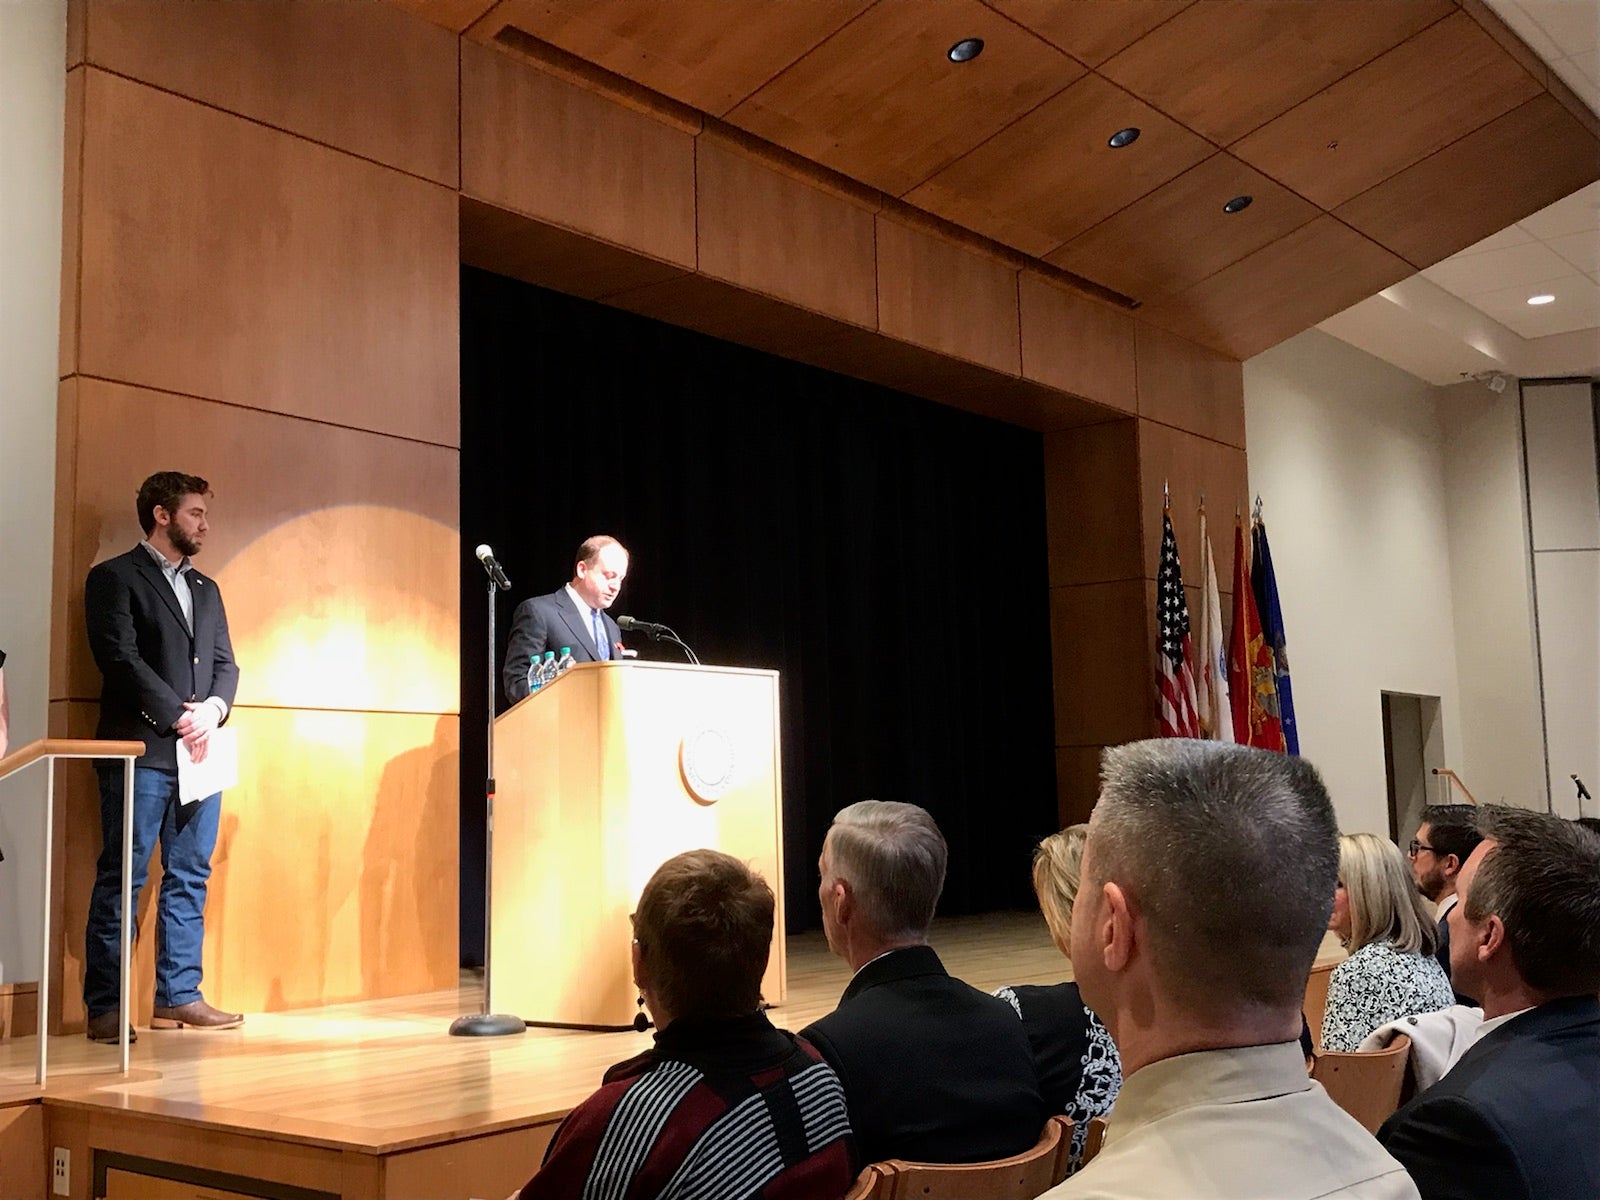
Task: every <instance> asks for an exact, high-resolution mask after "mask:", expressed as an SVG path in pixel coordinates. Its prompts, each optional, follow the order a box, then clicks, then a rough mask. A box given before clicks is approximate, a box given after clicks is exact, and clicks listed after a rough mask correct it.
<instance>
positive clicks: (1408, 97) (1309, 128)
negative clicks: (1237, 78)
mask: <svg viewBox="0 0 1600 1200" xmlns="http://www.w3.org/2000/svg"><path fill="white" fill-rule="evenodd" d="M1541 90H1542V89H1541V88H1540V85H1539V83H1538V81H1537V80H1535V79H1534V78H1533V77H1532V76H1531V75H1529V74H1528V73H1527V72H1526V71H1524V70H1523V69H1522V67H1521V66H1520V65H1519V64H1518V63H1517V61H1516V60H1515V59H1513V58H1512V57H1511V56H1510V55H1508V54H1506V52H1505V51H1504V50H1502V49H1501V48H1500V47H1499V46H1498V45H1497V44H1496V43H1495V41H1494V39H1493V38H1491V37H1490V36H1489V35H1488V34H1487V33H1485V32H1484V31H1483V30H1482V29H1481V28H1479V26H1478V24H1477V22H1475V21H1474V20H1473V19H1472V18H1471V17H1469V16H1468V15H1467V14H1466V13H1459V12H1458V13H1456V14H1455V15H1454V16H1451V17H1448V18H1446V19H1445V20H1443V21H1440V22H1438V23H1437V24H1434V25H1431V26H1429V27H1428V28H1427V29H1425V30H1423V31H1422V32H1421V33H1419V34H1417V35H1416V36H1415V37H1413V38H1411V39H1410V40H1408V41H1406V42H1405V43H1403V44H1402V45H1400V46H1397V47H1395V48H1394V49H1393V50H1391V51H1389V52H1388V53H1387V54H1385V55H1383V56H1382V57H1381V58H1378V59H1376V60H1375V61H1373V62H1371V63H1369V64H1368V65H1367V66H1365V67H1363V68H1361V69H1360V70H1359V71H1356V72H1354V73H1352V74H1350V75H1347V76H1345V77H1344V78H1343V79H1342V80H1340V81H1339V82H1338V83H1336V84H1334V85H1333V86H1332V87H1330V88H1328V89H1326V90H1325V91H1322V92H1319V93H1318V94H1317V95H1315V96H1313V97H1311V99H1309V100H1307V101H1305V102H1304V103H1303V104H1300V105H1298V106H1296V107H1295V108H1293V109H1291V110H1290V111H1289V112H1287V113H1285V114H1284V115H1283V116H1281V117H1279V118H1278V119H1277V120H1275V121H1272V122H1271V123H1270V124H1268V125H1266V126H1264V127H1263V128H1261V129H1259V130H1257V131H1256V132H1255V133H1253V134H1251V135H1250V136H1249V137H1246V138H1245V139H1243V140H1242V141H1240V142H1238V143H1237V144H1236V145H1235V146H1234V147H1233V150H1234V153H1235V154H1237V155H1238V156H1239V157H1240V158H1242V159H1244V161H1246V162H1248V163H1250V164H1251V165H1252V166H1254V167H1256V168H1257V169H1259V170H1261V171H1264V172H1265V173H1266V174H1268V175H1270V176H1272V177H1273V178H1274V179H1276V180H1278V181H1279V182H1280V183H1284V184H1287V185H1288V186H1289V187H1291V188H1293V189H1294V190H1295V191H1297V192H1299V193H1300V194H1301V195H1302V196H1305V197H1306V198H1307V199H1309V200H1313V201H1315V202H1316V203H1317V204H1319V205H1321V206H1322V207H1323V208H1327V209H1331V208H1334V207H1336V206H1338V205H1340V204H1343V203H1344V202H1345V201H1346V200H1349V199H1350V198H1351V197H1352V196H1356V195H1359V194H1360V193H1361V192H1364V191H1366V190H1367V189H1368V188H1370V187H1372V186H1373V185H1375V184H1377V183H1381V182H1382V181H1383V180H1385V179H1387V178H1389V177H1390V176H1391V175H1395V174H1398V173H1399V172H1400V171H1403V170H1405V169H1406V168H1407V167H1409V166H1411V164H1412V163H1415V162H1417V161H1419V160H1420V159H1423V158H1426V157H1427V156H1428V155H1429V154H1432V153H1433V152H1434V151H1436V150H1439V149H1441V148H1442V147H1444V146H1447V145H1449V144H1450V143H1451V142H1453V141H1455V140H1456V139H1457V138H1460V137H1464V136H1465V135H1467V134H1468V133H1471V132H1472V131H1473V130H1474V129H1477V128H1479V127H1480V126H1482V125H1486V124H1487V123H1488V122H1490V121H1492V120H1494V119H1495V118H1496V117H1499V116H1502V115H1503V114H1505V113H1507V112H1510V111H1511V110H1512V109H1513V108H1515V107H1516V106H1517V105H1519V104H1522V103H1525V102H1526V101H1528V100H1531V99H1532V98H1533V97H1534V96H1535V95H1537V94H1538V93H1539V92H1540V91H1541Z"/></svg>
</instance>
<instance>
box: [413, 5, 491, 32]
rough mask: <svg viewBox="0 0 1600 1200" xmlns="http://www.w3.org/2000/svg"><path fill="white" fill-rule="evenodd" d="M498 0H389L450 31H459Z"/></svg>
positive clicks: (463, 29)
mask: <svg viewBox="0 0 1600 1200" xmlns="http://www.w3.org/2000/svg"><path fill="white" fill-rule="evenodd" d="M497 2H498V0H389V3H391V4H393V5H394V6H395V7H396V8H401V9H404V10H405V11H406V12H409V13H415V14H416V15H417V16H419V17H421V18H422V19H423V20H424V21H431V22H433V24H435V25H437V26H439V28H441V29H448V30H449V31H450V32H451V33H461V32H463V31H465V30H466V28H467V27H468V26H469V25H471V24H472V23H473V22H474V21H476V20H477V19H478V18H479V17H481V16H483V15H484V14H485V13H487V12H488V11H489V10H490V9H491V8H493V7H494V6H495V4H496V3H497Z"/></svg>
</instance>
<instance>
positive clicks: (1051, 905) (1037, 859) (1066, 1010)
mask: <svg viewBox="0 0 1600 1200" xmlns="http://www.w3.org/2000/svg"><path fill="white" fill-rule="evenodd" d="M1088 830H1089V827H1088V826H1087V825H1071V826H1068V827H1067V828H1066V829H1063V830H1062V831H1061V832H1060V833H1053V834H1051V835H1050V836H1049V837H1047V838H1045V839H1044V841H1042V842H1040V843H1039V849H1038V850H1037V851H1035V853H1034V856H1033V891H1034V894H1035V895H1036V896H1038V897H1039V910H1040V911H1041V912H1042V913H1044V921H1045V924H1046V925H1047V926H1049V928H1050V938H1051V940H1052V941H1054V942H1055V944H1056V949H1058V950H1060V951H1061V953H1062V954H1064V955H1066V956H1067V958H1068V959H1069V960H1070V959H1071V957H1072V950H1071V937H1072V902H1073V901H1074V900H1075V899H1077V896H1078V878H1079V872H1080V870H1081V868H1082V862H1083V839H1084V835H1085V834H1086V833H1087V832H1088ZM995 995H996V996H999V997H1000V999H1002V1000H1004V1001H1006V1003H1008V1004H1010V1005H1011V1007H1012V1008H1014V1009H1016V1010H1017V1016H1019V1017H1021V1018H1022V1027H1023V1029H1025V1030H1027V1032H1028V1043H1029V1045H1031V1046H1032V1047H1033V1064H1034V1066H1035V1067H1037V1068H1038V1070H1039V1087H1040V1090H1041V1091H1043V1093H1044V1102H1045V1104H1046V1105H1048V1106H1049V1108H1050V1111H1051V1112H1058V1113H1065V1114H1066V1115H1067V1116H1069V1117H1071V1118H1072V1169H1073V1170H1077V1168H1078V1164H1079V1162H1080V1161H1081V1160H1082V1158H1083V1143H1084V1139H1085V1138H1087V1137H1088V1136H1089V1121H1090V1119H1091V1118H1093V1117H1100V1116H1104V1115H1105V1114H1106V1112H1107V1110H1109V1109H1110V1107H1111V1102H1112V1101H1113V1100H1115V1099H1116V1098H1117V1089H1118V1088H1120V1087H1121V1086H1122V1060H1121V1059H1120V1058H1118V1057H1117V1047H1116V1043H1115V1042H1113V1041H1112V1040H1111V1035H1110V1034H1109V1033H1107V1032H1106V1027H1105V1026H1104V1025H1102V1024H1101V1023H1100V1018H1099V1017H1097V1016H1095V1015H1094V1014H1093V1013H1092V1012H1090V1011H1089V1010H1088V1009H1087V1008H1086V1007H1085V1006H1084V1003H1083V996H1082V995H1081V994H1080V993H1079V991H1078V985H1077V984H1075V983H1055V984H1048V985H1044V986H1039V985H1032V984H1019V985H1017V986H1015V987H1003V988H1001V989H1000V990H999V991H997V992H995Z"/></svg>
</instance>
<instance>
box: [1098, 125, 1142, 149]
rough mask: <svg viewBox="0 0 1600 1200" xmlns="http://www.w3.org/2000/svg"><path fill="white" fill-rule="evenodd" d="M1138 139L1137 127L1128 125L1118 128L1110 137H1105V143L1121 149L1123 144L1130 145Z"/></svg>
mask: <svg viewBox="0 0 1600 1200" xmlns="http://www.w3.org/2000/svg"><path fill="white" fill-rule="evenodd" d="M1138 140H1139V130H1138V128H1137V127H1135V126H1133V125H1129V126H1128V127H1127V128H1126V129H1119V130H1117V131H1116V132H1115V133H1113V134H1112V135H1111V137H1110V138H1109V139H1107V141H1106V145H1108V146H1110V147H1111V148H1112V149H1113V150H1121V149H1122V148H1123V147H1124V146H1131V145H1133V143H1134V142H1136V141H1138Z"/></svg>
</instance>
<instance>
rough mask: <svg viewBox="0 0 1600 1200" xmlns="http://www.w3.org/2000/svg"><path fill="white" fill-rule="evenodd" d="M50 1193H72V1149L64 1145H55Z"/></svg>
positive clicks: (62, 1194) (68, 1194)
mask: <svg viewBox="0 0 1600 1200" xmlns="http://www.w3.org/2000/svg"><path fill="white" fill-rule="evenodd" d="M50 1194H51V1195H52V1196H70V1195H72V1151H71V1150H68V1149H67V1148H66V1147H65V1146H57V1147H56V1165H55V1170H54V1171H53V1172H51V1175H50Z"/></svg>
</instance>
